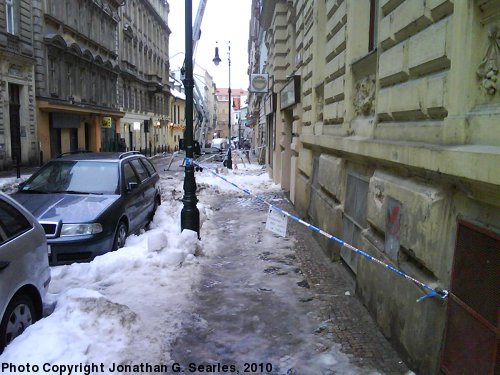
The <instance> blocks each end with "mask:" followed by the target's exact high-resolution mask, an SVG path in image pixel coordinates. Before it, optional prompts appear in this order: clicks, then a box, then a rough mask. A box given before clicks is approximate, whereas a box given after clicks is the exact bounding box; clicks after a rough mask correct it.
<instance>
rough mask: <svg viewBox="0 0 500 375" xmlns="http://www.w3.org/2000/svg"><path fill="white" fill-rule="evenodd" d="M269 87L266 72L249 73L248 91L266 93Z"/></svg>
mask: <svg viewBox="0 0 500 375" xmlns="http://www.w3.org/2000/svg"><path fill="white" fill-rule="evenodd" d="M268 87H269V75H268V74H250V92H263V93H266V92H267V91H268Z"/></svg>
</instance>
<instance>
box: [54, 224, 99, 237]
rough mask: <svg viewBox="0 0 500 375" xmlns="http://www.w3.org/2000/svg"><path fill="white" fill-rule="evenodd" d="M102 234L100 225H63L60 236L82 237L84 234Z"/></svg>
mask: <svg viewBox="0 0 500 375" xmlns="http://www.w3.org/2000/svg"><path fill="white" fill-rule="evenodd" d="M101 232H102V225H101V224H99V223H92V224H63V225H62V228H61V236H83V235H86V234H97V233H101Z"/></svg>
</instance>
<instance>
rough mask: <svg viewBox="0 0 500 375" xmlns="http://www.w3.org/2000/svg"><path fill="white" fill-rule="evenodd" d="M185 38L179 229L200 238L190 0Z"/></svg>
mask: <svg viewBox="0 0 500 375" xmlns="http://www.w3.org/2000/svg"><path fill="white" fill-rule="evenodd" d="M185 12H186V15H185V38H186V54H185V56H186V60H185V61H184V66H185V75H184V81H183V82H184V89H185V91H186V130H184V148H185V150H186V166H185V174H184V186H183V187H184V196H183V197H182V203H183V204H184V207H183V208H182V211H181V231H182V230H184V229H190V230H192V231H195V232H196V233H198V238H200V212H199V211H198V207H196V203H197V202H198V199H197V198H196V180H195V178H194V165H193V154H194V152H193V151H194V149H193V87H194V79H193V26H192V25H193V21H192V18H193V14H192V0H185Z"/></svg>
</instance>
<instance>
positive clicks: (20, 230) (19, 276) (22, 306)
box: [0, 193, 50, 353]
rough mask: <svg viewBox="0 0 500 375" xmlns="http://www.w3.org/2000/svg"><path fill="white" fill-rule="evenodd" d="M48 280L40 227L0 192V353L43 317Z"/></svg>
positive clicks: (42, 233)
mask: <svg viewBox="0 0 500 375" xmlns="http://www.w3.org/2000/svg"><path fill="white" fill-rule="evenodd" d="M49 282H50V268H49V263H48V259H47V240H46V239H45V232H44V230H43V228H42V226H41V225H40V224H39V223H38V222H37V221H36V219H35V218H34V217H33V215H31V214H30V213H29V212H28V211H27V210H26V209H25V208H23V207H22V206H21V205H20V204H19V203H17V202H16V201H14V200H13V199H12V198H10V197H9V196H7V195H5V194H4V193H0V319H1V322H0V353H2V351H3V349H4V348H5V346H7V345H8V344H9V343H10V342H11V341H12V340H14V339H15V338H16V337H17V336H19V335H20V334H21V333H23V331H24V330H25V329H26V328H27V327H28V326H30V325H31V324H33V323H34V322H36V321H37V320H39V319H40V318H41V317H42V312H43V301H44V298H45V295H46V293H47V288H48V286H49Z"/></svg>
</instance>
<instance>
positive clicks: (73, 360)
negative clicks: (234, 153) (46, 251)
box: [0, 166, 279, 374]
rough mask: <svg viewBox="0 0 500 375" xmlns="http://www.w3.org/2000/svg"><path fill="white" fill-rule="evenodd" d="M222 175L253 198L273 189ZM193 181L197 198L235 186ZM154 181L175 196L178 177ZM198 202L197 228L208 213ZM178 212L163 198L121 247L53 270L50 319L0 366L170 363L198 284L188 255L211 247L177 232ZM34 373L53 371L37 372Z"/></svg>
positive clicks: (256, 173) (261, 176)
mask: <svg viewBox="0 0 500 375" xmlns="http://www.w3.org/2000/svg"><path fill="white" fill-rule="evenodd" d="M226 173H230V174H231V179H233V180H234V181H235V182H237V183H240V184H241V185H242V186H244V187H246V188H250V189H251V190H252V189H253V190H254V191H255V192H256V193H259V192H264V191H269V190H272V189H275V190H278V189H279V186H278V185H275V184H273V183H272V182H271V181H270V180H269V179H268V177H267V173H265V172H264V171H263V170H262V167H260V166H259V167H251V166H247V168H242V169H240V170H237V171H234V172H233V171H229V172H226ZM196 179H197V183H198V186H199V188H200V190H201V191H203V190H205V191H204V192H203V194H210V195H213V194H222V195H223V194H234V190H235V189H234V187H232V186H231V185H229V184H227V183H226V182H224V181H222V180H219V179H217V178H215V177H213V176H211V175H209V174H208V173H197V175H196ZM161 181H162V189H163V196H169V197H176V194H175V192H179V191H182V176H181V174H177V175H176V176H175V178H174V179H172V178H168V179H164V178H162V180H161ZM12 182H14V181H8V183H12ZM6 185H7V184H6ZM169 193H172V194H169ZM200 201H201V202H200V203H198V208H199V210H200V218H201V221H202V222H203V220H204V218H205V217H207V216H210V215H212V214H213V212H212V211H211V209H210V207H205V206H204V205H203V199H200ZM181 210H182V203H181V202H179V201H178V200H174V199H168V200H165V199H164V201H163V202H162V205H161V206H160V207H159V208H158V210H157V213H156V215H155V217H154V220H153V223H152V225H151V228H152V229H151V230H149V231H147V232H143V233H141V234H140V235H131V236H129V237H128V238H127V241H126V244H125V247H124V248H122V249H119V250H118V251H115V252H111V253H107V254H104V255H102V256H99V257H97V258H95V259H94V260H93V261H92V262H90V263H75V264H72V265H66V266H57V267H53V268H52V269H51V271H52V281H51V284H50V286H49V296H48V297H49V299H50V300H52V301H54V302H56V307H55V310H54V312H53V313H52V314H51V315H50V316H48V317H46V318H44V319H42V320H40V321H39V322H37V323H36V324H34V325H32V326H30V327H28V329H27V330H26V331H25V332H24V333H23V334H22V335H21V336H19V337H18V338H16V339H15V340H14V341H13V342H12V343H11V344H10V345H9V346H8V347H7V348H6V349H5V351H4V353H3V354H2V355H1V356H0V363H12V364H27V363H29V364H31V365H33V364H38V365H43V364H44V363H50V364H60V365H67V364H80V363H87V364H88V363H97V364H99V363H104V364H105V368H107V366H109V365H111V364H112V363H139V362H145V363H146V362H147V363H153V364H154V363H162V364H166V363H169V361H170V358H169V355H168V352H169V343H170V342H171V341H172V340H173V339H174V338H175V336H176V333H177V332H178V331H179V329H180V327H179V324H180V322H181V320H182V318H183V314H184V312H185V311H188V310H189V304H190V302H191V297H192V295H191V294H192V287H193V285H195V284H196V283H197V281H198V280H199V278H200V274H199V272H200V266H199V261H198V260H197V258H196V256H195V255H197V254H201V253H202V252H203V247H204V246H206V244H207V243H209V242H210V241H215V240H216V238H214V237H216V236H213V237H210V236H207V237H205V238H203V241H198V239H197V236H196V233H194V232H192V231H184V232H183V233H180V212H181ZM3 372H4V373H9V372H8V371H3ZM32 372H33V371H32ZM39 373H44V374H50V373H57V372H56V371H54V372H50V371H49V372H46V371H42V370H41V368H40V371H39Z"/></svg>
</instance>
